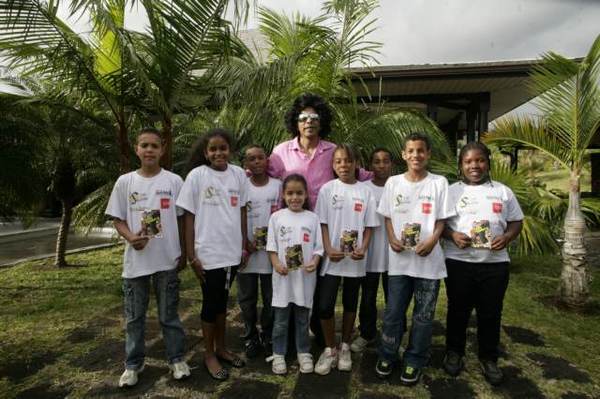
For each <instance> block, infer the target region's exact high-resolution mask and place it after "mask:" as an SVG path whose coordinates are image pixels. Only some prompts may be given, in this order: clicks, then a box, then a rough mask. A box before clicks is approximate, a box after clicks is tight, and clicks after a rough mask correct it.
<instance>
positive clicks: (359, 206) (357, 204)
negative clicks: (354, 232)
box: [354, 202, 363, 212]
mask: <svg viewBox="0 0 600 399" xmlns="http://www.w3.org/2000/svg"><path fill="white" fill-rule="evenodd" d="M362 207H363V204H362V203H360V202H355V203H354V211H356V212H360V211H362Z"/></svg>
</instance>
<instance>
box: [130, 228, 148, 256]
mask: <svg viewBox="0 0 600 399" xmlns="http://www.w3.org/2000/svg"><path fill="white" fill-rule="evenodd" d="M140 234H142V231H141V230H140V231H139V232H138V233H137V234H134V235H131V236H129V237H127V242H128V243H129V244H131V246H132V247H133V249H135V250H136V251H140V250H142V249H144V247H146V244H148V240H149V238H148V237H143V236H141V235H140Z"/></svg>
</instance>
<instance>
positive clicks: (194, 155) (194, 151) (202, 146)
mask: <svg viewBox="0 0 600 399" xmlns="http://www.w3.org/2000/svg"><path fill="white" fill-rule="evenodd" d="M213 137H221V138H222V139H223V140H225V141H226V142H227V145H229V152H230V153H233V152H234V151H235V141H234V139H233V136H232V135H231V133H230V132H229V131H228V130H226V129H223V128H214V129H211V130H209V131H208V132H207V133H206V134H205V135H203V136H200V137H199V138H198V139H197V140H196V142H195V143H194V144H193V145H192V148H191V150H190V155H189V158H188V161H187V166H186V173H185V174H186V175H187V174H188V173H190V172H191V170H192V169H194V168H196V167H198V166H201V165H209V161H208V159H206V156H205V155H204V151H205V150H206V146H207V145H208V142H209V141H210V139H212V138H213Z"/></svg>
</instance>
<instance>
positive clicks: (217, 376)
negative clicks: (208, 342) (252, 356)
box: [204, 363, 229, 381]
mask: <svg viewBox="0 0 600 399" xmlns="http://www.w3.org/2000/svg"><path fill="white" fill-rule="evenodd" d="M204 368H205V369H206V371H207V372H208V375H210V376H211V377H212V379H213V380H217V381H225V380H226V379H228V378H229V372H228V371H227V369H226V368H224V367H223V368H221V369H220V370H219V371H217V372H216V373H212V372H211V371H210V369H209V368H208V366H207V365H206V363H204Z"/></svg>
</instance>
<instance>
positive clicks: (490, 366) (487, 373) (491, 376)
mask: <svg viewBox="0 0 600 399" xmlns="http://www.w3.org/2000/svg"><path fill="white" fill-rule="evenodd" d="M479 364H480V365H481V372H482V373H483V376H484V377H485V379H486V380H487V382H489V383H490V384H492V385H500V383H502V381H503V380H504V374H503V373H502V370H500V368H498V364H497V363H496V362H494V361H492V360H481V361H480V362H479Z"/></svg>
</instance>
